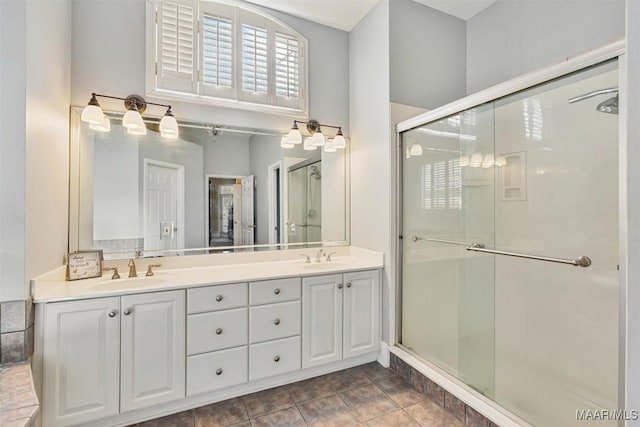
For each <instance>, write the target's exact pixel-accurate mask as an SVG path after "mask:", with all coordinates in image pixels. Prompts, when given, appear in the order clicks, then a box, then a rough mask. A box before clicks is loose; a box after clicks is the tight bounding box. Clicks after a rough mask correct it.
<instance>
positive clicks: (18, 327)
mask: <svg viewBox="0 0 640 427" xmlns="http://www.w3.org/2000/svg"><path fill="white" fill-rule="evenodd" d="M34 315H35V310H34V308H33V303H32V300H31V298H28V299H27V300H19V301H5V302H2V303H0V364H2V363H14V362H22V361H24V360H27V359H28V358H29V357H31V355H32V354H33V322H34ZM29 329H31V330H29Z"/></svg>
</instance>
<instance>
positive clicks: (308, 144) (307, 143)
mask: <svg viewBox="0 0 640 427" xmlns="http://www.w3.org/2000/svg"><path fill="white" fill-rule="evenodd" d="M303 148H304V149H305V150H308V151H313V150H315V149H316V148H318V146H317V145H313V141H312V140H311V138H309V137H306V138H305V139H304V145H303Z"/></svg>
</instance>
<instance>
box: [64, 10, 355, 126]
mask: <svg viewBox="0 0 640 427" xmlns="http://www.w3.org/2000/svg"><path fill="white" fill-rule="evenodd" d="M270 13H271V14H272V15H274V16H276V17H278V18H280V19H281V20H282V21H284V22H286V23H287V24H289V25H290V26H292V27H293V28H294V29H296V30H298V31H300V32H301V33H302V34H303V35H304V36H305V37H307V39H308V41H309V91H310V117H312V118H315V119H317V120H319V121H320V122H322V123H329V124H336V125H340V126H342V127H343V130H344V131H345V134H348V127H349V126H348V124H349V123H348V122H349V112H348V108H349V43H348V37H349V35H348V33H346V32H344V31H341V30H337V29H334V28H330V27H327V26H324V25H320V24H316V23H312V22H310V21H307V20H304V19H300V18H295V17H292V16H289V15H285V14H282V13H279V12H270ZM97 47H98V48H97ZM71 73H72V82H73V83H72V87H71V102H72V104H73V105H79V106H82V105H86V103H87V102H88V100H89V97H90V95H91V92H98V93H105V94H112V95H116V96H127V95H129V94H132V93H136V94H141V95H144V94H145V1H144V0H91V1H86V0H73V42H72V60H71ZM147 98H149V99H150V100H151V97H147ZM100 103H101V104H102V105H103V106H104V107H105V108H110V109H117V110H122V109H123V106H122V102H120V101H109V100H103V99H101V100H100ZM171 104H172V105H173V106H174V108H173V111H174V113H175V114H176V116H177V117H178V118H189V119H192V120H202V121H204V122H215V123H217V124H229V125H237V126H244V127H255V128H262V129H278V130H281V131H287V130H288V129H289V128H290V127H291V121H292V119H291V118H290V117H286V116H280V115H274V114H263V113H255V112H251V111H243V110H235V109H231V108H221V107H212V106H205V105H199V104H193V103H185V102H175V101H171ZM163 112H164V111H163V110H162V109H161V108H160V107H150V108H149V114H157V115H160V114H162V113H163Z"/></svg>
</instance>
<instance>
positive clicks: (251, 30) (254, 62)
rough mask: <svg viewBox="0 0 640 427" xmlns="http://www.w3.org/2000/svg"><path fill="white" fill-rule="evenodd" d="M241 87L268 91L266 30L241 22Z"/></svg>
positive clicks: (255, 90) (247, 89)
mask: <svg viewBox="0 0 640 427" xmlns="http://www.w3.org/2000/svg"><path fill="white" fill-rule="evenodd" d="M241 37H242V89H243V90H245V91H250V92H254V93H257V94H260V93H262V94H267V93H269V78H268V75H267V69H268V67H267V62H268V55H267V30H266V29H264V28H260V27H256V26H253V25H248V24H242V35H241Z"/></svg>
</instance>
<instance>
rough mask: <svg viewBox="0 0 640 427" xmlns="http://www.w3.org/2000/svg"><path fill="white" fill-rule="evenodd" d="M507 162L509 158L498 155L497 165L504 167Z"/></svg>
mask: <svg viewBox="0 0 640 427" xmlns="http://www.w3.org/2000/svg"><path fill="white" fill-rule="evenodd" d="M506 164H507V159H506V157H504V156H498V157H496V166H499V167H502V166H504V165H506Z"/></svg>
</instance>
